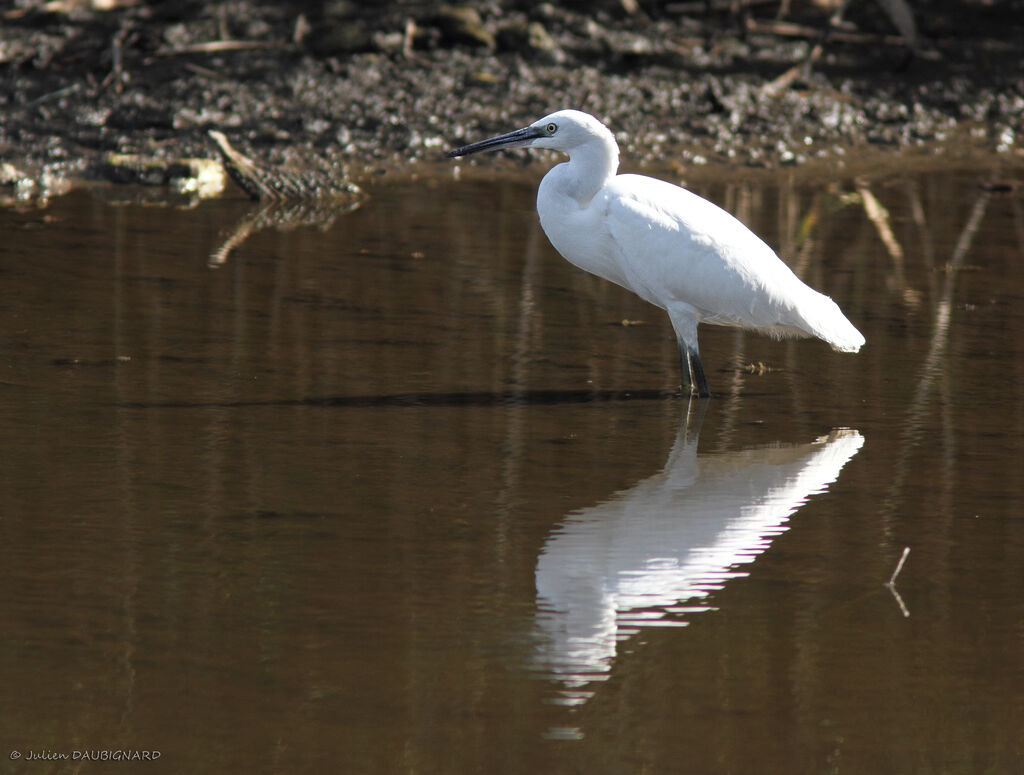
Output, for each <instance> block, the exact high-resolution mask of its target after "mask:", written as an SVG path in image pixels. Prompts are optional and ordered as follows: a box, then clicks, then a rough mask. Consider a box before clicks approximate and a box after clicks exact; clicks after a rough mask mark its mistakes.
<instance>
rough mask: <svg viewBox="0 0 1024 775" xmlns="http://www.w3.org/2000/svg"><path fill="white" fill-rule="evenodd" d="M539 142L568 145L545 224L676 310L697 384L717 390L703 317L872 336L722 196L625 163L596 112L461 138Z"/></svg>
mask: <svg viewBox="0 0 1024 775" xmlns="http://www.w3.org/2000/svg"><path fill="white" fill-rule="evenodd" d="M524 145H525V146H532V147H538V148H551V149H554V150H558V151H562V152H564V153H567V154H569V161H567V162H563V163H561V164H558V165H557V166H555V167H554V168H553V169H551V170H550V171H549V172H548V174H547V175H545V176H544V179H543V180H542V181H541V184H540V189H539V191H538V193H537V212H538V213H539V214H540V222H541V226H542V227H543V229H544V233H545V234H547V236H548V239H549V240H551V244H552V245H554V247H555V249H556V250H557V251H558V252H559V253H561V254H562V256H564V257H565V258H566V259H567V260H568V261H570V262H571V263H573V264H575V265H576V266H578V267H580V268H581V269H584V270H586V271H588V272H591V273H593V274H596V275H598V276H600V277H603V278H605V279H606V280H610V281H611V282H613V283H617V284H618V285H621V286H622V287H624V288H628V289H629V290H631V291H633V292H634V293H635V294H637V295H638V296H640V298H642V299H644V300H646V301H648V302H650V303H651V304H654V305H656V306H658V307H661V308H662V309H664V310H665V311H666V312H668V315H669V319H670V320H671V321H672V328H673V330H674V331H675V334H676V340H677V342H678V345H679V355H680V360H681V364H682V366H683V371H684V374H683V376H684V379H685V378H686V376H687V374H686V372H687V371H689V378H690V386H691V390H692V391H694V392H696V393H697V394H698V395H700V396H702V397H706V396H708V395H710V392H709V391H708V387H707V380H706V378H705V376H704V370H703V367H702V365H701V361H700V355H699V350H698V347H697V325H698V324H699V323H713V324H716V325H725V326H739V327H741V328H749V329H756V330H759V331H762V332H764V333H767V334H769V335H772V336H776V337H780V336H816V337H818V338H820V339H823V340H824V341H826V342H828V343H829V344H830V345H831V346H832V347H833V348H834V349H836V350H840V351H843V352H856V351H857V350H859V349H860V347H861V345H863V344H864V337H863V336H862V335H861V334H860V332H859V331H857V329H856V328H854V327H853V325H852V324H851V323H850V321H848V320H847V319H846V317H845V316H844V315H843V313H842V312H841V311H840V309H839V307H838V306H837V305H836V303H835V302H834V301H832V300H831V299H830V298H828V297H827V296H824V295H822V294H820V293H818V292H817V291H815V290H813V289H812V288H810V287H808V286H807V285H805V284H804V283H803V282H801V280H800V279H799V278H798V277H797V276H796V275H795V274H793V272H792V271H791V270H790V269H789V267H787V266H786V265H785V264H784V263H783V262H782V261H781V260H780V259H779V258H778V256H776V255H775V253H774V252H773V251H772V249H771V248H769V247H768V246H767V245H766V244H765V243H764V242H762V241H761V240H760V239H759V238H758V237H757V236H756V235H755V234H754V233H753V232H751V231H750V230H749V229H748V228H747V227H746V226H744V225H743V224H742V223H740V221H738V220H737V219H736V218H734V217H733V216H732V215H730V214H729V213H727V212H726V211H725V210H723V209H721V208H720V207H718V206H716V205H714V204H712V203H711V202H709V201H707V200H706V199H702V198H701V197H699V196H697V195H696V194H693V193H691V192H690V191H687V190H686V189H684V188H680V187H679V186H675V185H672V184H671V183H666V182H665V181H662V180H656V179H654V178H649V177H646V176H643V175H617V174H616V170H617V169H618V163H619V149H618V146H617V145H616V143H615V138H614V137H613V136H612V133H611V132H610V131H609V130H608V129H607V128H606V127H605V126H604V125H603V124H602V123H601V122H599V121H598V120H597V119H596V118H594V117H593V116H590V115H588V114H586V113H581V112H579V111H576V110H560V111H558V112H556V113H552V114H551V115H549V116H545V117H544V118H542V119H540V120H539V121H537V122H535V123H534V124H531V125H530V126H528V127H525V128H524V129H520V130H516V131H515V132H509V133H508V134H505V135H500V136H498V137H494V138H491V139H490V140H484V141H482V142H479V143H473V144H471V145H467V146H464V147H462V148H457V149H456V150H454V151H452V152H451V153H450V154H449V155H451V156H461V155H466V154H469V153H474V152H476V151H482V150H489V149H493V148H502V147H514V146H524Z"/></svg>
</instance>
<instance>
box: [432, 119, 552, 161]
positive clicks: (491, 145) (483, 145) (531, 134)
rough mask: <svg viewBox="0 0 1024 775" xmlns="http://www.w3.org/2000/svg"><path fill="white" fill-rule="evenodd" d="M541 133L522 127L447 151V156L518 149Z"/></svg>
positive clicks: (529, 127) (541, 134)
mask: <svg viewBox="0 0 1024 775" xmlns="http://www.w3.org/2000/svg"><path fill="white" fill-rule="evenodd" d="M542 136H543V133H542V132H541V131H540V130H539V129H535V128H534V127H532V126H528V127H523V128H522V129H517V130H515V131H514V132H507V133H506V134H503V135H498V136H497V137H491V138H490V139H488V140H481V141H480V142H478V143H470V144H469V145H464V146H462V147H461V148H456V149H455V150H454V151H448V153H447V156H448V157H449V158H451V157H454V156H469V154H471V153H477V152H479V151H494V150H497V149H498V148H518V147H520V146H522V145H529V144H530V143H531V142H532V141H533V140H536V139H537V138H538V137H542Z"/></svg>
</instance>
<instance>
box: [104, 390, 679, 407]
mask: <svg viewBox="0 0 1024 775" xmlns="http://www.w3.org/2000/svg"><path fill="white" fill-rule="evenodd" d="M675 398H679V393H678V392H675V393H673V392H672V391H669V390H505V391H501V392H497V393H488V392H473V393H399V394H395V395H379V396H328V397H324V398H298V399H294V400H282V401H228V402H193V401H168V402H165V403H134V402H126V403H122V404H118V406H120V407H122V408H125V409H161V408H164V409H166V408H184V409H196V408H202V407H222V408H245V407H258V406H281V407H284V406H311V407H315V406H329V407H339V408H346V407H349V408H360V409H364V408H374V407H376V408H384V407H402V406H404V407H409V406H421V407H431V406H434V407H454V406H481V407H485V406H553V405H557V404H611V403H623V402H627V401H666V400H670V399H675Z"/></svg>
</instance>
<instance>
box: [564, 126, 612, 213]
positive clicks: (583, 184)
mask: <svg viewBox="0 0 1024 775" xmlns="http://www.w3.org/2000/svg"><path fill="white" fill-rule="evenodd" d="M559 166H560V167H562V169H563V171H562V174H561V176H560V177H561V181H560V182H561V186H560V188H561V189H562V193H564V194H566V195H567V196H570V197H572V198H573V199H575V200H576V202H577V203H578V204H579V206H580V207H586V206H587V205H588V204H589V203H590V200H591V199H593V198H594V194H596V193H597V192H598V191H600V190H601V189H602V188H603V187H604V186H605V184H607V183H608V181H609V180H611V179H612V178H613V177H615V172H616V170H618V168H619V146H618V145H616V143H615V138H614V137H613V136H612V133H611V132H606V133H602V134H599V135H594V136H593V137H591V138H588V140H587V142H585V143H581V144H580V145H578V146H576V147H575V148H573V149H572V150H570V151H569V163H568V164H563V165H559Z"/></svg>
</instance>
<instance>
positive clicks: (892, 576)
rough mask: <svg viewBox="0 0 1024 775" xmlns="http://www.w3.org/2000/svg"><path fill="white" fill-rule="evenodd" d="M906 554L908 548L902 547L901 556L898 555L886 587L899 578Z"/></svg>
mask: <svg viewBox="0 0 1024 775" xmlns="http://www.w3.org/2000/svg"><path fill="white" fill-rule="evenodd" d="M908 554H910V547H909V546H904V547H903V554H901V555H900V560H899V562H897V563H896V570H894V571H893V572H892V575H891V576H890V577H889V581H888V582H887V583H886V586H887V587H891V586H893V585H894V584H895V583H896V577H897V576H899V575H900V571H901V570H903V563H905V562H906V561H907V555H908Z"/></svg>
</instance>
